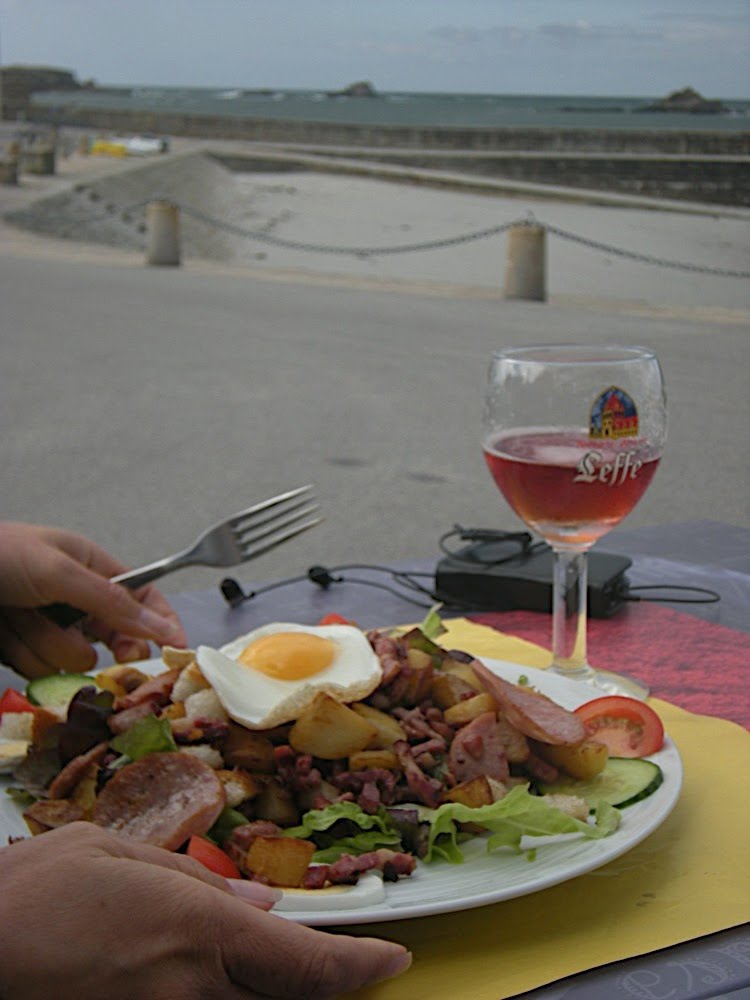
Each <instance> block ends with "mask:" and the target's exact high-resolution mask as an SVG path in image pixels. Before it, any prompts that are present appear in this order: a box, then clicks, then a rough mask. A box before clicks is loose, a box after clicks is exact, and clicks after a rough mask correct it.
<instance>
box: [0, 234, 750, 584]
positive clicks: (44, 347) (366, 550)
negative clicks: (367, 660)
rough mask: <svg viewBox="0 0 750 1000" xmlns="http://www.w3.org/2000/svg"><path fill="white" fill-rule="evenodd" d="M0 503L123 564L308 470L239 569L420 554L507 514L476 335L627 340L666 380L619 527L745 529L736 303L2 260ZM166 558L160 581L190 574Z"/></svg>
mask: <svg viewBox="0 0 750 1000" xmlns="http://www.w3.org/2000/svg"><path fill="white" fill-rule="evenodd" d="M0 302H1V303H2V309H1V313H0V316H1V320H0V322H1V323H2V342H3V363H2V368H1V369H0V388H1V391H0V419H1V420H2V436H1V437H0V461H1V462H2V469H3V516H4V517H6V518H15V519H25V520H33V521H41V522H49V523H56V524H59V525H64V526H67V527H69V528H72V529H76V530H79V531H83V532H85V533H87V534H88V535H90V536H92V537H94V538H96V539H97V540H98V541H99V542H101V543H102V544H104V545H105V546H107V547H108V548H110V549H111V550H112V551H114V552H116V553H117V554H119V556H120V557H121V558H122V559H123V560H124V561H126V562H127V563H129V564H133V565H136V564H139V563H141V562H147V561H150V560H152V559H155V558H157V557H159V556H161V555H164V554H166V553H168V552H170V551H173V550H177V549H179V548H182V547H183V546H184V545H186V544H187V543H188V542H189V541H190V540H191V539H192V538H193V537H194V536H195V535H196V534H197V533H198V532H199V531H200V530H201V529H202V528H203V527H205V526H206V525H208V524H210V523H211V522H213V521H215V520H218V519H219V518H221V517H222V516H223V515H225V514H228V513H230V512H232V511H234V510H236V509H240V508H242V507H244V506H246V505H248V504H249V503H251V502H253V501H256V500H260V499H262V498H264V497H265V496H267V495H271V494H273V493H275V492H279V491H281V490H284V489H287V488H290V487H293V486H297V485H301V484H304V483H308V482H310V483H314V484H315V485H316V487H317V490H318V494H319V497H320V499H321V501H322V504H323V507H324V512H325V516H326V520H325V522H324V523H323V524H322V525H320V526H318V527H317V528H315V529H314V530H313V531H311V532H308V533H307V534H306V535H304V536H301V537H300V538H299V539H297V540H295V541H293V542H291V543H289V544H287V545H286V546H285V547H283V548H281V549H278V550H276V552H275V553H273V554H270V555H267V556H264V557H263V558H262V559H261V560H259V561H258V562H256V563H255V564H253V566H252V567H250V566H247V567H244V568H243V569H242V570H241V571H240V572H239V574H238V575H239V576H240V577H241V578H242V579H243V580H245V581H247V582H249V581H252V580H263V579H268V578H272V577H277V576H283V575H291V574H297V573H303V572H304V571H305V570H306V568H307V567H308V566H309V565H311V564H313V563H325V564H329V565H330V564H336V563H342V562H346V563H350V562H378V563H383V562H389V561H394V560H399V561H402V562H403V561H404V560H408V559H410V558H412V557H413V558H415V559H417V558H419V559H425V558H427V559H429V558H432V557H433V556H435V557H437V555H438V537H439V536H440V535H441V533H442V532H444V531H446V530H447V529H449V528H450V527H451V526H452V525H453V524H454V523H455V522H460V523H461V524H464V525H474V526H483V527H498V528H511V527H517V526H518V522H517V521H516V519H515V518H514V516H513V515H512V514H511V513H510V510H509V508H508V507H507V506H506V505H505V503H504V501H503V500H502V499H501V498H500V496H499V494H498V493H497V491H496V489H495V486H494V485H493V483H492V481H491V479H490V477H489V474H488V472H487V470H486V468H485V465H484V461H483V459H482V456H481V453H480V450H479V420H480V410H481V392H482V386H483V382H484V378H485V371H486V366H487V361H488V358H489V355H490V353H491V351H492V350H493V348H495V347H496V346H499V345H501V344H506V343H510V342H515V343H531V342H534V341H539V342H555V341H561V340H578V341H590V342H594V341H604V342H617V341H620V342H623V341H624V342H634V343H647V344H649V345H650V346H652V347H654V348H655V349H656V351H657V352H658V354H659V356H660V358H661V360H662V364H663V367H664V370H665V373H666V379H667V387H668V396H669V408H670V431H669V441H668V446H667V450H666V453H665V457H664V460H663V462H662V465H661V468H660V470H659V472H658V474H657V476H656V479H655V480H654V483H653V484H652V486H651V487H650V490H649V491H648V492H647V494H646V496H645V497H644V499H643V500H642V501H641V504H640V505H639V507H638V508H637V509H636V510H635V511H634V512H633V513H632V514H631V516H630V518H629V519H628V521H627V526H628V527H636V526H640V525H657V524H666V523H668V522H672V521H683V520H693V519H704V518H708V519H713V520H721V521H726V522H729V523H733V524H737V525H742V526H745V527H748V526H750V499H749V498H750V464H749V463H748V458H747V455H748V427H749V426H750V404H749V402H748V400H749V398H750V394H748V387H747V372H748V370H750V337H748V332H749V331H748V327H747V324H745V323H742V322H738V321H737V316H736V314H735V316H734V317H731V318H728V319H726V320H722V319H721V317H715V318H714V319H711V317H710V316H708V317H707V316H706V315H704V314H701V313H700V312H699V311H696V312H695V313H694V314H692V313H691V311H690V310H686V311H685V312H684V313H682V314H678V313H676V312H674V311H673V310H660V309H658V308H651V309H648V308H645V307H642V308H635V307H634V308H632V309H628V308H626V307H624V306H623V305H622V303H620V304H619V305H618V306H617V307H612V308H607V307H605V306H604V305H602V303H589V304H582V305H579V304H575V303H572V304H571V303H562V304H560V303H556V304H552V303H528V302H507V301H503V300H502V299H501V298H500V296H499V295H495V296H494V297H493V296H491V295H489V294H488V295H487V296H486V297H482V296H476V295H466V296H461V295H457V294H452V295H445V294H443V293H441V291H440V288H439V286H438V285H435V286H434V287H433V288H432V289H430V288H429V287H428V286H426V285H425V286H424V287H423V288H421V289H420V288H416V289H414V290H411V291H408V290H404V288H401V287H399V286H398V285H397V284H393V285H389V284H388V283H387V282H384V283H382V284H381V285H380V286H373V287H357V284H356V283H349V284H347V282H346V281H345V280H341V281H333V280H332V281H327V280H322V279H320V280H318V279H315V280H314V279H313V278H312V277H304V276H301V275H296V276H295V275H293V274H289V275H286V276H284V275H281V274H275V275H274V274H270V273H269V274H265V275H262V276H252V275H251V274H250V273H248V272H246V271H242V270H239V269H238V270H230V269H222V268H220V267H216V266H208V265H205V266H201V265H200V264H191V265H189V266H185V267H181V268H175V269H170V268H147V267H144V266H143V261H142V259H140V257H134V256H132V255H131V256H128V255H124V254H116V253H110V254H108V253H107V252H105V251H104V250H103V251H102V252H101V253H99V254H97V256H94V257H92V256H91V255H88V257H86V256H85V255H84V257H83V258H82V259H77V258H76V256H75V254H72V253H70V254H67V255H66V254H65V253H61V252H56V253H51V254H49V255H47V254H44V253H41V254H40V253H36V252H35V253H28V254H26V253H25V252H23V251H19V252H10V253H9V252H0ZM220 576H221V571H216V570H209V569H201V570H184V571H181V572H179V573H177V574H175V575H174V576H172V577H170V578H168V579H167V580H166V581H164V589H166V590H183V589H192V588H196V587H208V586H212V585H213V584H214V582H216V581H217V580H218V579H219V578H220Z"/></svg>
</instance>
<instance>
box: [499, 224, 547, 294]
mask: <svg viewBox="0 0 750 1000" xmlns="http://www.w3.org/2000/svg"><path fill="white" fill-rule="evenodd" d="M546 259H547V243H546V231H545V229H544V226H535V225H519V226H512V227H511V228H510V229H509V230H508V256H507V261H506V265H505V285H504V288H503V297H504V298H506V299H530V300H532V301H535V302H544V301H546V299H547V287H546Z"/></svg>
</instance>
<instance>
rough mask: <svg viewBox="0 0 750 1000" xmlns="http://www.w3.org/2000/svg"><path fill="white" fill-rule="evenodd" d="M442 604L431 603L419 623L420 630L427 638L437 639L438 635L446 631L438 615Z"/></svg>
mask: <svg viewBox="0 0 750 1000" xmlns="http://www.w3.org/2000/svg"><path fill="white" fill-rule="evenodd" d="M442 606H443V605H442V604H433V605H432V607H431V608H430V610H429V611H428V612H427V614H426V615H425V616H424V618H423V619H422V621H421V623H420V625H419V630H420V632H422V634H423V635H425V636H427V638H428V639H437V637H438V636H440V635H444V634H445V633H446V632H447V631H448V629H447V628H446V627H445V625H443V622H442V619H441V617H440V609H441V608H442Z"/></svg>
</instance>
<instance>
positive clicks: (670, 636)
mask: <svg viewBox="0 0 750 1000" xmlns="http://www.w3.org/2000/svg"><path fill="white" fill-rule="evenodd" d="M601 548H602V549H605V550H607V551H611V552H620V553H622V554H626V555H628V556H630V557H631V558H632V559H633V566H632V568H631V570H629V571H628V578H629V579H630V581H631V584H632V585H633V586H636V585H638V584H642V583H660V584H662V583H663V584H674V583H682V584H685V583H691V584H693V585H696V586H703V587H708V588H710V589H712V590H715V591H717V592H718V593H720V595H721V600H720V601H719V602H718V603H715V604H691V605H659V606H647V605H642V604H637V605H633V606H629V607H628V608H627V610H626V611H625V612H623V613H622V614H619V615H617V616H616V617H615V618H613V619H611V620H602V621H598V622H593V623H592V641H591V653H592V660H593V661H594V662H596V663H597V665H603V666H606V665H609V664H607V663H600V662H599V659H597V657H604V656H606V655H607V654H608V651H611V647H612V640H611V637H612V636H617V642H618V643H620V644H622V643H627V642H631V643H633V642H634V643H635V644H636V646H637V644H638V641H639V638H640V639H641V641H642V635H643V633H642V626H643V623H644V622H647V623H648V628H649V629H650V630H651V632H650V633H649V634H650V638H649V643H651V642H653V639H654V634H656V635H657V636H659V634H660V633H661V634H662V635H661V637H662V638H664V635H663V633H664V632H666V633H667V634H666V638H667V642H666V647H667V649H668V650H672V651H674V649H675V648H678V647H679V642H680V639H681V637H682V639H683V640H685V637H687V640H686V641H687V649H686V653H685V655H686V660H689V661H691V662H690V663H689V664H688V666H690V667H692V668H693V669H696V660H698V663H697V669H698V672H699V673H700V679H701V681H702V683H701V685H700V689H701V690H700V691H698V694H699V695H701V697H702V698H703V702H702V704H700V705H699V704H697V703H690V701H689V699H690V698H693V699H694V698H695V696H696V691H690V690H687V688H688V687H689V685H685V684H682V686H680V684H679V680H680V678H679V677H678V679H677V686H675V679H674V677H671V678H670V677H668V676H667V672H666V670H665V665H664V664H665V661H664V660H659V658H657V659H656V660H652V661H651V662H644V663H643V664H642V665H641V667H640V669H641V671H642V675H643V677H644V679H646V680H648V681H649V683H651V685H652V689H653V691H654V693H655V694H656V695H658V696H659V697H661V698H663V699H665V700H673V701H674V702H675V703H677V704H680V703H682V704H683V705H684V707H686V708H688V709H690V710H691V711H699V712H701V713H703V714H709V715H710V714H713V715H717V716H722V715H723V714H724V713H726V714H727V716H728V717H730V718H734V720H735V721H737V722H739V723H740V724H741V725H745V726H746V727H747V728H750V704H749V703H748V698H747V693H746V684H745V679H744V675H743V673H742V670H743V669H744V670H750V665H746V664H750V655H748V654H750V530H747V529H743V528H734V527H731V526H728V525H722V524H718V523H715V522H693V523H686V524H675V525H670V526H667V527H659V528H645V529H637V530H627V531H626V530H622V531H615V532H613V533H612V534H611V535H610V536H609V537H608V538H607V539H606V544H604V543H602V545H601ZM436 558H437V555H436ZM434 565H435V560H433V561H432V562H429V561H425V560H422V561H420V562H415V563H412V564H403V565H401V566H400V567H398V568H399V569H401V570H403V569H413V570H416V571H420V572H424V573H427V574H428V576H427V577H425V578H422V579H424V582H426V583H429V573H430V571H431V570H434ZM241 569H242V571H241V572H240V571H237V572H236V573H235V575H236V576H237V577H238V578H239V579H242V580H248V578H249V577H250V573H249V567H242V568H241ZM305 570H306V567H301V574H300V575H301V577H302V579H300V580H297V581H295V582H293V583H291V584H289V585H285V586H278V581H271V585H272V589H267V590H264V589H263V588H264V586H266V584H263V583H253V585H252V586H253V587H254V588H255V589H257V590H258V591H259V594H258V596H257V597H254V598H253V599H252V600H250V601H248V602H245V603H244V604H242V605H241V606H240V607H238V608H234V609H232V608H229V607H228V605H227V603H226V601H225V600H224V598H223V597H222V596H221V594H220V592H219V590H218V587H217V588H216V589H213V590H205V591H198V592H193V593H178V594H174V595H172V596H171V599H172V603H173V605H174V606H175V608H176V610H177V611H178V613H179V614H180V616H181V617H182V619H183V621H184V623H185V626H186V630H187V633H188V638H189V641H190V643H191V644H198V643H205V644H209V645H221V644H222V643H223V642H226V641H228V640H229V639H231V638H234V637H235V636H236V635H238V634H241V633H242V632H245V631H249V630H250V629H252V628H254V627H256V626H258V625H261V624H265V623H267V622H269V621H284V620H287V621H297V622H305V623H313V622H315V621H317V620H318V619H319V618H320V617H321V616H322V615H323V614H325V613H327V612H330V611H336V612H338V613H339V614H342V615H344V616H345V617H347V618H350V619H353V620H356V621H357V622H358V623H359V624H360V625H361V626H362V627H365V628H370V627H377V626H386V625H390V624H397V623H404V622H409V621H418V620H420V619H421V618H422V616H423V614H424V610H423V608H422V607H417V606H415V604H413V603H412V602H411V598H412V597H413V596H414V595H413V593H412V592H409V591H404V590H403V588H396V589H398V590H399V593H393V592H391V591H390V590H383V589H381V585H382V584H383V583H387V584H388V585H390V584H391V583H392V581H391V579H390V578H388V577H387V576H386V575H385V574H383V573H382V572H380V571H378V570H375V569H372V568H370V569H361V568H351V569H347V570H343V571H341V575H343V576H344V577H345V578H346V582H341V583H334V584H332V585H331V586H330V587H329V588H328V589H321V588H320V587H319V586H317V585H315V584H314V583H311V582H310V581H309V580H308V579H307V578H306V576H305ZM336 575H337V574H336ZM357 580H358V581H363V582H359V583H357V582H354V581H357ZM243 586H244V587H245V589H249V588H250V585H249V584H247V583H245V584H243ZM423 603H429V600H426V601H425V602H423ZM470 617H471V618H472V619H473V620H476V621H478V622H481V623H483V624H490V625H491V627H493V628H498V629H501V630H503V631H505V632H512V633H515V634H517V635H521V636H523V637H526V638H531V639H532V640H533V641H535V642H537V643H539V644H540V645H545V646H548V645H549V643H548V637H549V627H550V619H549V616H548V615H544V614H538V613H532V612H506V613H501V614H496V615H493V614H486V613H484V614H476V615H471V616H470ZM665 623H668V625H665ZM706 635H707V636H708V637H709V639H710V641H711V644H712V645H713V644H714V643H716V642H718V643H720V644H721V650H722V656H725V657H727V658H728V659H731V658H732V656H733V655H735V657H736V660H737V663H736V664H735V663H734V661H732V666H733V670H734V667H735V666H736V667H737V669H736V670H734V672H733V674H732V676H733V679H734V683H735V684H736V688H734V689H733V691H734V692H735V693H734V694H733V695H732V697H731V698H730V699H729V702H726V701H724V700H722V685H721V684H718V683H715V684H712V683H711V680H712V678H713V677H714V676H715V675H714V674H713V673H712V672H711V669H710V668H709V669H708V670H707V669H706V662H707V661H706V660H705V656H703V654H702V655H701V657H698V658H696V655H695V650H696V647H695V645H694V644H695V643H696V642H698V641H699V640H700V639H701V636H706ZM746 637H747V638H746ZM619 648H620V649H622V645H620V647H619ZM704 652H705V651H704ZM727 662H728V660H727ZM725 668H726V662H724V663H722V669H723V670H724V669H725ZM701 671H702V673H701ZM6 679H7V678H4V677H2V676H0V683H1V682H3V681H5V680H6ZM683 680H684V678H683ZM16 686H19V685H16ZM685 699H688V703H685ZM737 860H738V864H747V858H746V856H745V857H743V858H738V859H737ZM500 905H502V904H500ZM428 919H440V918H428ZM374 932H375V933H377V927H375V928H374ZM404 982H406V980H405V981H404ZM404 989H405V990H407V991H408V989H409V988H408V986H404ZM745 989H748V990H750V930H748V927H747V926H744V927H734V928H731V929H729V930H724V931H721V932H719V933H716V934H711V935H708V936H704V937H700V938H697V939H695V940H692V941H689V942H686V943H684V944H679V945H677V946H675V947H671V948H668V949H664V950H662V951H657V952H652V953H650V954H646V955H643V956H640V957H637V958H632V959H629V960H626V961H621V962H616V963H614V964H611V965H608V966H606V967H603V968H599V969H595V970H593V971H591V972H586V973H580V974H578V975H575V976H573V977H570V978H567V979H562V980H558V981H557V982H554V983H551V984H550V985H547V986H544V987H541V988H538V989H535V990H533V991H531V992H527V993H525V994H523V1000H605V998H609V997H642V998H649V1000H661V998H669V1000H704V998H709V997H711V998H716V997H725V996H728V995H729V994H731V995H732V1000H740V996H742V997H743V1000H745V997H746V994H745V992H744V991H745ZM736 991H742V992H741V993H740V994H738V993H737V992H736ZM367 995H368V997H370V996H372V997H375V996H377V992H374V993H373V992H372V991H368V993H367ZM399 995H401V994H399ZM407 995H408V996H409V997H410V998H411V997H412V996H413V994H412V993H410V992H404V993H403V996H407ZM441 995H442V994H441ZM444 995H445V996H446V997H447V996H459V995H461V994H460V992H452V991H451V990H450V988H449V990H448V992H446V993H445V994H444ZM464 995H467V994H464ZM516 995H520V994H516Z"/></svg>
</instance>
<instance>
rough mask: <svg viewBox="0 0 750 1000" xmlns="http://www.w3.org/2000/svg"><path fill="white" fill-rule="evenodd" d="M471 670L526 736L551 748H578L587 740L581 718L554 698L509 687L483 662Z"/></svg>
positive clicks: (477, 662) (475, 661)
mask: <svg viewBox="0 0 750 1000" xmlns="http://www.w3.org/2000/svg"><path fill="white" fill-rule="evenodd" d="M471 669H472V670H473V671H474V673H475V674H476V675H477V677H478V678H479V679H480V681H481V682H482V684H484V686H485V687H486V688H487V690H488V691H489V693H490V694H491V695H492V697H493V698H494V699H495V701H497V702H498V704H499V705H500V706H501V708H502V712H503V714H504V715H505V716H507V718H508V721H509V722H511V723H512V724H513V725H514V726H515V727H516V729H520V730H521V732H522V733H523V734H524V736H529V737H531V739H533V740H539V742H540V743H549V744H551V745H552V746H575V744H576V743H581V742H582V741H583V740H584V739H585V738H586V730H585V728H584V725H583V723H582V722H581V720H580V719H579V718H578V716H577V715H574V714H573V712H569V711H568V710H567V708H563V707H562V705H558V704H557V703H556V702H554V701H552V699H551V698H548V697H547V696H546V695H544V694H541V693H540V692H538V691H532V690H531V689H530V688H523V687H519V686H518V685H517V684H510V683H509V682H508V681H506V680H503V678H502V677H498V676H497V674H493V673H492V671H491V670H489V669H488V668H487V667H486V666H485V665H484V664H483V663H482V662H481V661H480V660H474V662H473V663H472V664H471Z"/></svg>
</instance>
